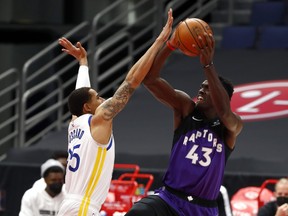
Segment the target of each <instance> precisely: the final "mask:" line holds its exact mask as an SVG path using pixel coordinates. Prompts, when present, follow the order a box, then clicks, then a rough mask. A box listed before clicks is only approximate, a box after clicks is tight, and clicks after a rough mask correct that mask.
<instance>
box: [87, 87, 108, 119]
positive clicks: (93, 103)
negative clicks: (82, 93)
mask: <svg viewBox="0 0 288 216" xmlns="http://www.w3.org/2000/svg"><path fill="white" fill-rule="evenodd" d="M89 93H90V94H91V99H90V101H89V105H90V108H91V113H92V114H93V113H95V110H96V108H97V107H98V106H99V105H100V104H101V103H103V102H104V101H105V99H104V98H102V97H100V96H99V94H98V93H97V92H96V91H95V90H94V89H90V90H89Z"/></svg>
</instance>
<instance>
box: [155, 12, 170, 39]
mask: <svg viewBox="0 0 288 216" xmlns="http://www.w3.org/2000/svg"><path fill="white" fill-rule="evenodd" d="M172 25H173V16H172V9H171V8H170V9H169V11H168V18H167V22H166V25H165V26H164V27H163V30H162V32H161V33H160V35H159V36H158V39H159V40H161V41H163V42H166V41H167V40H168V38H169V36H170V34H171V32H172Z"/></svg>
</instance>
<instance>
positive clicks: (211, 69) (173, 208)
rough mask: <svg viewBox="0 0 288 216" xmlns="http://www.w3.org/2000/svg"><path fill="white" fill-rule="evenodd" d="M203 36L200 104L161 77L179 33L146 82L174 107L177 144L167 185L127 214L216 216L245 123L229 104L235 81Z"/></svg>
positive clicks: (165, 179) (159, 56)
mask: <svg viewBox="0 0 288 216" xmlns="http://www.w3.org/2000/svg"><path fill="white" fill-rule="evenodd" d="M205 37H206V40H203V39H204V38H201V37H200V36H198V38H199V41H200V48H199V51H200V56H199V57H200V63H201V64H202V66H203V71H204V75H205V77H206V80H205V81H204V82H203V83H202V84H201V87H200V89H199V92H198V95H197V101H196V102H194V101H193V100H192V98H191V97H190V96H189V95H188V94H186V93H185V92H183V91H179V90H176V89H174V88H172V86H171V85H170V84H168V82H167V81H165V80H164V79H163V78H161V77H160V70H161V68H162V66H163V65H164V62H165V60H166V59H167V58H168V57H169V55H170V54H171V52H172V51H173V50H174V49H175V48H177V42H176V40H175V33H174V34H172V37H171V38H170V40H169V41H168V42H167V46H163V47H162V49H161V50H160V51H159V52H158V54H157V56H156V58H155V60H154V63H153V66H152V67H151V69H150V72H149V73H148V75H147V76H146V78H145V80H144V85H145V86H146V88H147V89H148V90H149V91H150V92H151V93H152V95H154V97H155V98H157V99H158V100H159V101H160V102H162V103H164V104H165V105H166V106H168V107H169V108H171V109H172V110H173V111H174V138H173V146H172V150H171V155H170V161H169V166H168V169H167V171H166V173H165V175H164V177H163V187H162V188H160V189H159V190H156V193H155V195H151V196H148V197H146V198H143V199H142V200H140V201H139V202H137V203H135V204H134V205H133V207H132V208H131V209H130V211H129V212H128V213H127V214H126V216H134V215H135V216H136V215H137V216H147V215H149V216H152V215H153V216H156V215H157V216H172V215H173V216H176V215H177V216H178V215H181V216H190V215H196V216H210V215H211V216H217V215H218V208H217V202H216V199H217V197H218V194H219V190H220V187H221V184H222V180H223V176H224V169H225V164H226V161H227V159H228V157H229V155H230V153H231V152H232V150H233V149H234V146H235V142H236V138H237V136H238V135H239V133H240V132H241V130H242V127H243V122H242V120H241V118H240V117H239V116H238V115H237V114H235V113H233V112H232V110H231V107H230V100H231V97H232V94H233V91H234V90H233V86H232V84H231V83H230V82H229V81H227V80H226V79H224V78H222V77H220V76H218V74H217V72H216V70H215V66H214V64H213V57H214V49H215V41H214V38H213V36H212V35H208V34H205ZM205 41H207V42H205Z"/></svg>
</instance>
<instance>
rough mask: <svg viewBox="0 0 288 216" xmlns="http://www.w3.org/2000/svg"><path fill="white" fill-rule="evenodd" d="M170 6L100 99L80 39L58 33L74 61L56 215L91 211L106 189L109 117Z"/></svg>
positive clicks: (163, 37)
mask: <svg viewBox="0 0 288 216" xmlns="http://www.w3.org/2000/svg"><path fill="white" fill-rule="evenodd" d="M172 23H173V17H172V10H171V9H170V10H169V12H168V19H167V23H166V25H165V27H164V28H163V30H162V32H161V33H160V35H159V36H158V38H157V39H156V40H155V42H154V43H153V44H152V45H151V47H150V48H149V49H148V50H147V51H146V53H145V54H144V55H143V56H142V57H141V58H140V59H139V60H138V61H137V62H136V63H135V65H134V66H133V67H132V68H131V69H130V71H129V72H128V74H127V76H126V78H125V80H124V81H123V83H122V84H121V85H120V87H119V88H118V89H117V90H116V92H115V94H114V95H113V96H112V97H111V98H109V99H107V100H105V99H103V98H102V97H100V96H99V94H98V93H97V92H96V91H95V90H94V89H92V88H90V79H89V73H88V62H87V53H86V51H85V49H84V48H83V47H82V46H81V44H80V42H78V43H77V45H76V46H74V45H72V43H71V42H70V41H69V40H67V39H66V38H61V39H59V44H60V45H61V46H63V49H62V51H64V52H66V53H68V54H70V55H72V56H74V57H75V58H76V59H77V60H78V61H79V64H80V68H79V71H78V76H77V81H76V89H75V90H74V91H73V92H72V93H71V94H70V96H69V98H68V107H69V110H70V112H71V114H72V120H71V122H70V124H69V128H68V151H69V156H68V164H67V170H66V179H65V182H66V189H67V193H68V195H67V198H66V199H65V200H64V201H63V202H62V205H61V208H60V210H59V213H58V216H63V215H65V216H66V215H67V216H68V215H69V216H76V215H79V216H84V215H85V216H86V215H88V216H97V215H99V210H100V208H101V205H102V204H103V202H104V201H105V199H106V196H107V194H108V190H109V186H110V181H111V178H112V171H113V166H114V156H115V153H114V151H115V150H114V148H115V143H114V138H113V129H112V126H113V118H114V117H115V116H116V115H117V114H118V113H119V112H120V111H121V110H122V109H123V108H124V107H125V105H126V104H127V103H128V101H129V99H130V97H131V95H132V94H133V92H134V90H135V89H136V88H137V87H138V86H139V85H140V84H141V82H142V80H143V79H144V77H145V76H146V74H147V73H148V71H149V70H150V68H151V65H152V63H153V61H154V58H155V56H156V54H157V52H158V51H159V50H160V48H161V47H162V46H163V44H164V43H165V42H166V41H167V39H168V37H169V35H170V33H171V30H172Z"/></svg>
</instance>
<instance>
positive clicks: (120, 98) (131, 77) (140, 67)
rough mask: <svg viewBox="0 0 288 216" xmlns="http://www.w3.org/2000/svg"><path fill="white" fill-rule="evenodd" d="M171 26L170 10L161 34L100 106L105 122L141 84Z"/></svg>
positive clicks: (117, 111) (124, 103)
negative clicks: (111, 95) (110, 96)
mask: <svg viewBox="0 0 288 216" xmlns="http://www.w3.org/2000/svg"><path fill="white" fill-rule="evenodd" d="M172 24H173V16H172V9H170V10H169V11H168V19H167V22H166V25H165V26H164V28H163V30H162V32H161V33H160V34H159V36H158V37H157V38H156V40H155V42H154V43H153V44H152V45H151V47H150V48H149V49H148V50H147V51H146V53H145V54H144V55H143V56H142V57H141V58H140V59H139V60H138V61H137V62H136V63H135V64H134V65H133V67H132V68H131V69H130V71H129V72H128V74H127V76H126V78H125V80H124V81H123V83H122V84H121V85H120V87H119V88H118V89H117V90H116V92H115V94H114V95H113V97H112V98H110V99H108V100H107V101H105V102H104V103H103V104H102V105H101V109H102V112H104V113H105V114H103V117H104V118H105V120H112V119H113V118H114V117H115V116H116V115H117V114H118V113H119V112H120V111H121V110H122V109H123V108H124V106H125V105H126V104H127V102H128V101H129V99H130V97H131V95H132V93H133V92H134V90H135V89H136V88H137V87H138V86H139V85H140V84H141V82H142V81H143V79H144V78H145V76H146V74H147V73H148V71H149V70H150V68H151V66H152V63H153V61H154V59H155V56H156V54H157V53H158V51H159V49H160V48H161V47H162V46H163V44H164V43H165V42H166V41H167V39H168V37H169V35H170V34H171V30H172Z"/></svg>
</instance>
